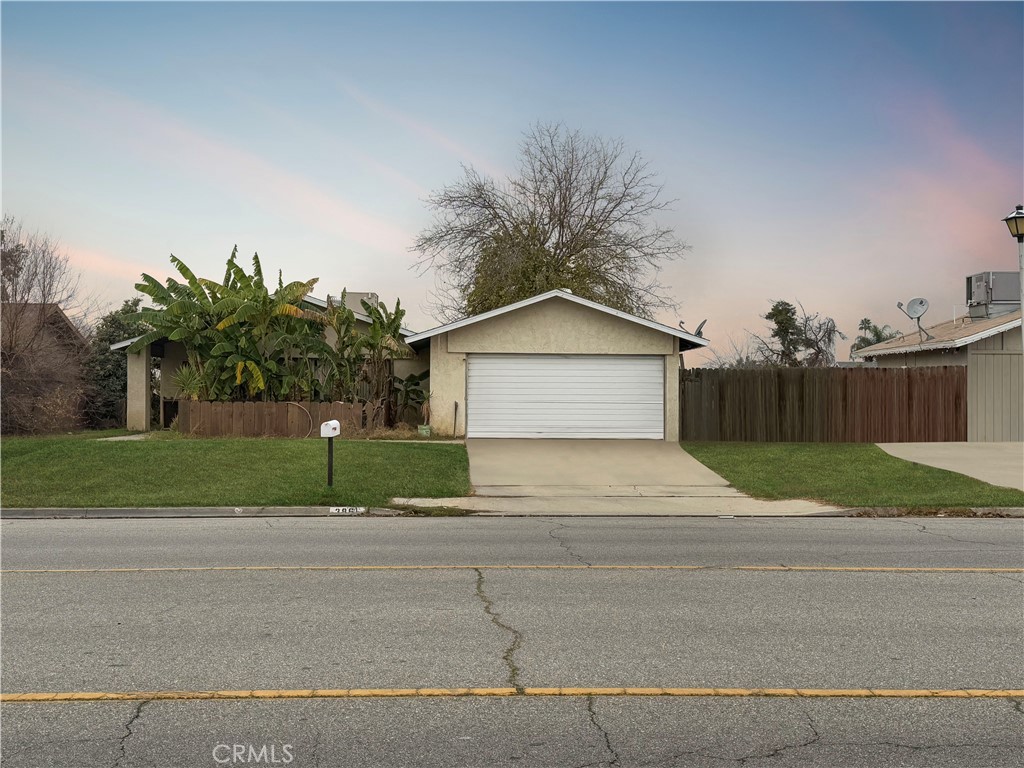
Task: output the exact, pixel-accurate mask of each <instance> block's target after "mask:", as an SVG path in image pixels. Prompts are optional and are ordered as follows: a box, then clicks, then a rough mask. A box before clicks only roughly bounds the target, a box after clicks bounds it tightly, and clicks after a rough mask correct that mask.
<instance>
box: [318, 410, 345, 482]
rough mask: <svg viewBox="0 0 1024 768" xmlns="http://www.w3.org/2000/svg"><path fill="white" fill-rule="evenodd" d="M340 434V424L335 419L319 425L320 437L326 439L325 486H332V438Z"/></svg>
mask: <svg viewBox="0 0 1024 768" xmlns="http://www.w3.org/2000/svg"><path fill="white" fill-rule="evenodd" d="M340 434H341V423H340V422H339V421H337V420H336V419H331V420H330V421H325V422H324V423H323V424H321V425H320V437H326V438H327V485H328V486H333V485H334V438H336V437H337V436H338V435H340Z"/></svg>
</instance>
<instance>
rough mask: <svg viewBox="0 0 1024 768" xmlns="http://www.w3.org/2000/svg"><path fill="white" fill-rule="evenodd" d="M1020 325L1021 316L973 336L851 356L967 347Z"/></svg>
mask: <svg viewBox="0 0 1024 768" xmlns="http://www.w3.org/2000/svg"><path fill="white" fill-rule="evenodd" d="M1019 327H1020V318H1018V319H1016V320H1011V321H1010V322H1008V323H1004V324H1003V325H997V326H995V327H994V328H987V329H986V330H984V331H978V332H977V333H975V334H973V335H971V336H964V337H963V338H960V339H951V340H949V341H926V342H924V343H922V344H915V345H914V346H911V347H893V348H891V349H881V350H879V351H878V352H870V351H868V350H869V349H870V347H868V348H865V349H859V350H857V351H856V352H853V353H852V354H851V355H850V357H857V358H860V357H882V356H883V355H908V354H913V353H914V352H938V351H941V350H945V349H959V348H960V347H966V346H967V345H968V344H973V343H974V342H976V341H981V340H982V339H987V338H988V337H989V336H998V335H999V334H1000V333H1005V332H1006V331H1012V330H1013V329H1014V328H1019Z"/></svg>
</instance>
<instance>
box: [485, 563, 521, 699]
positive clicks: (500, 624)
mask: <svg viewBox="0 0 1024 768" xmlns="http://www.w3.org/2000/svg"><path fill="white" fill-rule="evenodd" d="M473 570H474V571H476V596H477V597H478V598H480V602H482V603H483V604H484V613H486V614H487V616H488V617H489V618H490V620H491V623H492V624H493V625H494V626H496V627H497V628H498V629H501V630H503V631H505V632H508V633H509V634H510V635H512V642H511V643H509V646H508V648H506V649H505V652H504V653H503V654H502V655H501V658H502V659H503V660H504V662H505V666H506V667H508V686H509V688H515V689H516V693H519V694H521V693H523V686H522V685H520V684H519V667H518V666H516V660H515V655H516V651H518V650H519V647H520V646H521V645H522V643H523V635H522V633H521V632H520V631H519V630H517V629H515V628H514V627H511V626H509V625H508V624H506V623H505V622H504V621H502V620H501V614H500V613H498V612H497V611H495V610H494V603H493V602H492V601H491V598H489V597H488V596H487V592H485V591H484V572H483V571H482V570H481V569H479V568H474V569H473Z"/></svg>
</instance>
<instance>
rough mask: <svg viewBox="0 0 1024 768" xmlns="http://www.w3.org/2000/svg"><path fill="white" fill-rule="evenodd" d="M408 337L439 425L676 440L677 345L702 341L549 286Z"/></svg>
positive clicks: (455, 429) (467, 432)
mask: <svg viewBox="0 0 1024 768" xmlns="http://www.w3.org/2000/svg"><path fill="white" fill-rule="evenodd" d="M406 343H407V344H409V345H410V346H411V347H412V348H413V350H415V351H416V352H417V360H418V361H420V362H421V367H423V364H424V363H425V364H427V365H428V366H429V370H430V425H431V427H432V429H433V431H434V432H435V433H436V434H442V435H453V436H457V437H463V436H465V437H471V438H475V437H518V438H523V437H529V438H619V439H626V438H648V439H654V440H672V441H675V440H678V439H679V369H680V363H681V355H680V353H682V352H684V351H686V350H692V349H699V348H701V347H704V346H706V345H707V344H708V340H707V339H704V338H702V337H699V336H695V335H693V334H691V333H687V332H686V331H683V330H680V329H678V328H671V327H669V326H667V325H662V324H661V323H657V322H654V321H652V320H647V319H644V318H641V317H635V316H633V315H630V314H627V313H625V312H620V311H618V310H615V309H612V308H610V307H607V306H604V305H603V304H599V303H597V302H593V301H589V300H587V299H583V298H580V297H579V296H575V295H573V294H572V293H570V292H568V291H562V290H554V291H548V292H547V293H542V294H540V295H538V296H534V297H532V298H529V299H525V300H523V301H518V302H515V303H514V304H509V305H508V306H505V307H501V308H500V309H495V310H492V311H490V312H484V313H482V314H479V315H475V316H473V317H468V318H465V319H463V320H458V321H456V322H453V323H448V324H447V325H442V326H439V327H437V328H434V329H432V330H429V331H424V332H423V333H417V334H412V335H410V336H409V337H407V338H406Z"/></svg>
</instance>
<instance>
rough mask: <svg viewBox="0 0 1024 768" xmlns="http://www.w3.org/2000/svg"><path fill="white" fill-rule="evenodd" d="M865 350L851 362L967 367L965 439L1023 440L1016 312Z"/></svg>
mask: <svg viewBox="0 0 1024 768" xmlns="http://www.w3.org/2000/svg"><path fill="white" fill-rule="evenodd" d="M925 331H927V334H925V333H920V332H918V331H916V330H914V331H912V332H909V333H906V334H903V335H901V336H897V337H896V338H894V339H890V340H888V341H883V342H881V343H880V344H874V345H873V346H870V347H864V348H863V349H859V350H857V351H856V352H853V353H852V354H851V357H852V358H853V359H854V360H858V361H862V362H866V363H871V364H874V365H877V366H879V367H916V366H933V365H963V366H967V439H968V440H970V441H979V442H993V441H1007V440H1024V351H1022V349H1024V346H1022V343H1021V313H1020V310H1019V309H1018V310H1016V311H1014V312H1006V313H1003V314H999V315H996V316H989V317H985V316H981V317H971V316H970V315H967V316H964V317H959V318H957V319H955V320H951V321H948V322H945V323H940V324H938V325H933V326H930V327H928V328H926V329H925Z"/></svg>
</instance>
